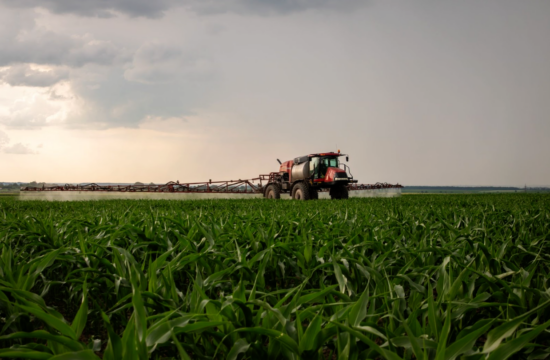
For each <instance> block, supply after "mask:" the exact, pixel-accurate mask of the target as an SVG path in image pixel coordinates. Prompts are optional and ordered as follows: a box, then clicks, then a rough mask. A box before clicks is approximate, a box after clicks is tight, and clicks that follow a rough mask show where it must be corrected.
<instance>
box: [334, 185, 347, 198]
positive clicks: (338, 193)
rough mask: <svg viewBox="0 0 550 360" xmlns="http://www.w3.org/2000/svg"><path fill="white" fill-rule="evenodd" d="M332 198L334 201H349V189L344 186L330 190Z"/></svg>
mask: <svg viewBox="0 0 550 360" xmlns="http://www.w3.org/2000/svg"><path fill="white" fill-rule="evenodd" d="M330 198H331V199H332V200H339V199H348V198H349V193H348V188H347V187H345V186H343V185H338V186H334V187H332V188H331V189H330Z"/></svg>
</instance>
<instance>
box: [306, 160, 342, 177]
mask: <svg viewBox="0 0 550 360" xmlns="http://www.w3.org/2000/svg"><path fill="white" fill-rule="evenodd" d="M339 165H340V162H339V161H338V158H337V157H335V156H324V157H314V158H312V159H311V162H310V172H311V173H312V174H313V178H314V179H324V178H325V175H326V173H327V170H328V168H329V167H336V168H337V167H338V166H339Z"/></svg>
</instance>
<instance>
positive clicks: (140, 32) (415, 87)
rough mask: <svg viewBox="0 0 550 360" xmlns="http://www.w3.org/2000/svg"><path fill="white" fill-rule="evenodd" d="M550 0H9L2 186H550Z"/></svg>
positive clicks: (1, 42)
mask: <svg viewBox="0 0 550 360" xmlns="http://www.w3.org/2000/svg"><path fill="white" fill-rule="evenodd" d="M549 19H550V1H547V0H522V1H517V0H486V1H479V0H465V1H437V0H415V1H410V0H392V1H388V0H365V1H361V0H160V1H158V0H157V1H150V0H134V1H128V0H110V1H106V0H86V1H76V0H0V181H32V180H36V181H48V182H134V181H142V182H151V181H152V182H157V183H163V182H167V181H170V180H174V181H175V180H179V181H185V182H188V181H202V180H208V179H213V180H229V179H235V178H249V177H255V176H257V175H258V174H260V173H269V172H270V171H276V170H278V163H277V162H276V158H280V159H281V160H288V159H292V158H294V157H296V156H300V155H305V154H308V153H315V152H324V151H334V150H336V149H338V148H339V149H341V150H342V152H344V153H348V154H349V155H350V162H349V165H350V166H351V168H352V172H353V175H354V176H355V178H357V179H359V181H360V182H361V183H375V182H378V181H379V182H392V183H395V182H399V183H402V184H404V185H517V186H523V185H524V184H527V185H550V165H549V164H550V160H549V158H550V41H549V39H550V21H549Z"/></svg>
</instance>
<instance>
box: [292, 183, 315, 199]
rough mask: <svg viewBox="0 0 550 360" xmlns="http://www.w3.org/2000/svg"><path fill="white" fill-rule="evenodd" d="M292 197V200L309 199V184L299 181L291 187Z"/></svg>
mask: <svg viewBox="0 0 550 360" xmlns="http://www.w3.org/2000/svg"><path fill="white" fill-rule="evenodd" d="M292 198H293V199H294V200H309V199H311V196H310V193H309V186H307V184H305V183H303V182H300V183H298V184H296V185H294V187H293V188H292Z"/></svg>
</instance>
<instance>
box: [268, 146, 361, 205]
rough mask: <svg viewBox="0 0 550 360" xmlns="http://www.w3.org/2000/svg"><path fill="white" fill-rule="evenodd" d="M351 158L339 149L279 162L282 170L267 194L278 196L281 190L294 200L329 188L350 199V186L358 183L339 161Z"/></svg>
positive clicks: (333, 193) (303, 198) (332, 191)
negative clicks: (343, 158) (348, 195)
mask: <svg viewBox="0 0 550 360" xmlns="http://www.w3.org/2000/svg"><path fill="white" fill-rule="evenodd" d="M342 157H345V158H346V161H348V160H349V157H348V156H347V155H345V154H341V153H340V151H338V152H337V153H335V152H328V153H318V154H310V155H305V156H300V157H297V158H295V159H294V160H289V161H285V162H283V163H281V162H280V161H279V163H280V167H279V172H278V173H272V174H274V175H273V176H272V178H271V180H270V183H269V184H268V186H267V187H266V191H265V193H264V195H265V196H266V197H268V198H276V199H277V198H279V197H280V193H285V192H289V193H290V194H291V195H292V197H293V198H295V199H302V200H308V199H316V198H318V191H321V190H323V189H329V191H330V194H331V197H332V198H333V199H334V198H337V199H343V198H347V194H348V193H347V185H348V184H350V183H356V182H357V180H354V179H353V175H352V174H351V171H350V169H349V167H348V166H347V165H346V164H344V163H343V162H341V161H340V159H341V158H342Z"/></svg>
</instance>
